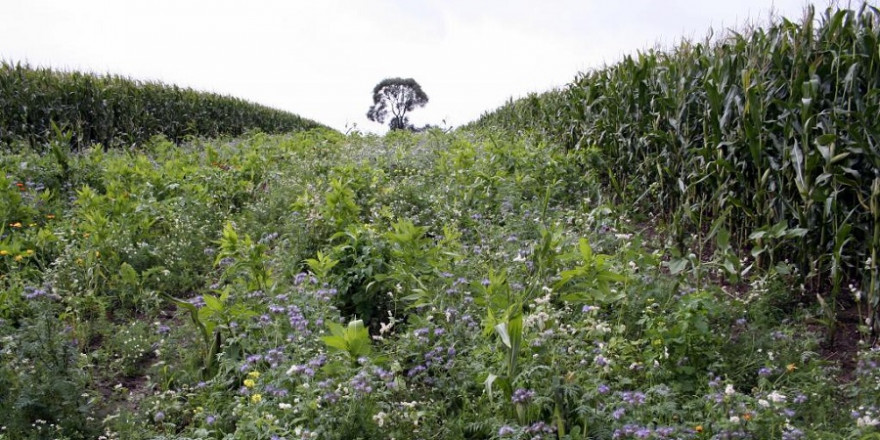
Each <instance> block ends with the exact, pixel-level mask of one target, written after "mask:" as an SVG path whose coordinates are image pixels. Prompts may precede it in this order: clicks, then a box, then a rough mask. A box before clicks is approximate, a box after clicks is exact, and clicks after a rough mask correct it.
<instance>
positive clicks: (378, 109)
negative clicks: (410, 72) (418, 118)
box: [367, 78, 428, 130]
mask: <svg viewBox="0 0 880 440" xmlns="http://www.w3.org/2000/svg"><path fill="white" fill-rule="evenodd" d="M427 103H428V95H427V94H425V92H424V91H422V86H420V85H419V83H417V82H416V81H415V80H414V79H412V78H405V79H404V78H387V79H383V80H382V81H381V82H379V84H376V87H374V88H373V105H372V106H371V107H370V110H369V111H368V112H367V118H368V119H369V120H371V121H375V122H378V123H380V124H381V123H383V122H385V119H386V118H387V117H388V111H389V110H391V114H392V115H394V117H393V118H391V122H389V123H388V126H389V127H390V128H391V129H392V130H414V129H415V127H413V125H412V124H410V123H409V117H407V115H406V114H407V113H408V112H410V111H412V110H415V109H416V108H418V107H424V106H425V104H427Z"/></svg>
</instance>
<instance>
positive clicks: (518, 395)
mask: <svg viewBox="0 0 880 440" xmlns="http://www.w3.org/2000/svg"><path fill="white" fill-rule="evenodd" d="M536 395H537V393H535V391H533V390H527V389H525V388H518V389H517V390H516V391H514V392H513V396H511V398H510V400H511V401H513V403H517V404H519V403H529V402H530V401H531V400H532V399H534V398H535V396H536Z"/></svg>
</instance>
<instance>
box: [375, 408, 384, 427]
mask: <svg viewBox="0 0 880 440" xmlns="http://www.w3.org/2000/svg"><path fill="white" fill-rule="evenodd" d="M386 416H387V414H385V412H384V411H379V412H378V413H376V415H374V416H373V421H374V422H376V424H377V425H379V427H382V426H383V425H385V417H386Z"/></svg>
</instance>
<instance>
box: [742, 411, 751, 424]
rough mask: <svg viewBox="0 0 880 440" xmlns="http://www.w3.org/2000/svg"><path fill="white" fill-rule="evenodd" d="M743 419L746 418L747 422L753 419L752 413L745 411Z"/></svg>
mask: <svg viewBox="0 0 880 440" xmlns="http://www.w3.org/2000/svg"><path fill="white" fill-rule="evenodd" d="M743 420H745V421H747V422H748V421H749V420H752V415H751V414H749V413H745V414H743Z"/></svg>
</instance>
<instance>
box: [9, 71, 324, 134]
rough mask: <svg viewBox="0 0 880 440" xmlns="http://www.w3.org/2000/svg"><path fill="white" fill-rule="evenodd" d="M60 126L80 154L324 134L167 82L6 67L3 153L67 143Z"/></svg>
mask: <svg viewBox="0 0 880 440" xmlns="http://www.w3.org/2000/svg"><path fill="white" fill-rule="evenodd" d="M53 124H54V125H55V126H57V127H58V128H60V130H62V131H68V132H69V133H70V135H71V136H72V138H71V139H70V140H71V141H72V145H73V146H74V148H83V147H86V146H88V145H91V144H93V143H101V144H103V145H104V146H105V147H116V146H120V145H122V146H131V145H139V144H141V143H143V142H145V141H147V140H148V139H149V138H150V137H152V136H155V135H160V134H161V135H164V136H165V137H167V138H168V139H171V140H172V141H174V142H180V141H181V140H183V139H184V138H186V137H187V136H193V137H217V136H221V135H230V136H238V135H241V134H242V133H244V132H246V131H248V130H261V131H263V132H266V133H281V132H287V131H297V130H308V129H311V128H318V127H323V126H322V125H321V124H318V123H317V122H314V121H311V120H308V119H305V118H302V117H300V116H297V115H294V114H292V113H288V112H285V111H281V110H276V109H272V108H269V107H265V106H262V105H259V104H254V103H251V102H247V101H244V100H241V99H237V98H233V97H229V96H221V95H217V94H214V93H203V92H197V91H195V90H192V89H184V88H180V87H177V86H171V85H166V84H162V83H159V82H145V81H136V80H132V79H129V78H124V77H120V76H96V75H91V74H84V73H79V72H63V71H55V70H51V69H46V68H38V69H36V68H31V67H29V66H27V65H24V66H22V65H20V64H15V65H13V64H10V63H7V62H5V61H4V62H2V63H0V146H2V145H6V146H7V147H9V146H10V145H12V144H13V143H14V142H16V141H27V142H28V143H29V145H30V146H31V148H38V147H40V146H43V145H45V144H46V143H47V142H48V141H49V140H53V139H56V138H57V137H58V135H59V133H58V130H56V129H55V128H53Z"/></svg>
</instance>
